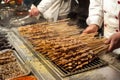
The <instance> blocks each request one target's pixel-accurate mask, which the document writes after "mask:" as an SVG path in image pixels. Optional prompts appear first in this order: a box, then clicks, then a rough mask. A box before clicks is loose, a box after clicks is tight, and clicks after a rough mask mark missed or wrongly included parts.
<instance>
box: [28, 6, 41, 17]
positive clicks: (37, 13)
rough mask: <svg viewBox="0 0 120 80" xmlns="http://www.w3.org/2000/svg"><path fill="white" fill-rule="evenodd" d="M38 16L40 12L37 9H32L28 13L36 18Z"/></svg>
mask: <svg viewBox="0 0 120 80" xmlns="http://www.w3.org/2000/svg"><path fill="white" fill-rule="evenodd" d="M39 14H40V11H39V10H38V9H37V7H34V8H32V9H31V10H30V12H29V15H30V16H38V15H39Z"/></svg>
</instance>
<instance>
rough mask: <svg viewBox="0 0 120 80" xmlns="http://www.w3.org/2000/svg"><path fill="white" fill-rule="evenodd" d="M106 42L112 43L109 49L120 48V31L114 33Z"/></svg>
mask: <svg viewBox="0 0 120 80" xmlns="http://www.w3.org/2000/svg"><path fill="white" fill-rule="evenodd" d="M105 43H106V44H110V46H109V48H108V51H110V52H111V51H113V50H114V49H117V48H120V32H117V33H115V34H113V35H112V36H111V37H110V38H109V39H108V40H106V41H105Z"/></svg>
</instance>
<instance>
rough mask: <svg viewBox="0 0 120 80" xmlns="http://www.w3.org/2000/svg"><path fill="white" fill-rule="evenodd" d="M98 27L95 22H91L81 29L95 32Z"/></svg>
mask: <svg viewBox="0 0 120 80" xmlns="http://www.w3.org/2000/svg"><path fill="white" fill-rule="evenodd" d="M98 28H99V27H98V26H97V25H96V24H91V25H89V26H88V27H87V28H86V29H85V30H84V31H83V33H95V32H97V31H98Z"/></svg>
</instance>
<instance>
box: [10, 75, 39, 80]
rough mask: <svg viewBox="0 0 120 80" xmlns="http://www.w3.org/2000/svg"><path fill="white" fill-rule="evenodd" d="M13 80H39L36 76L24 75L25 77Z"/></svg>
mask: <svg viewBox="0 0 120 80" xmlns="http://www.w3.org/2000/svg"><path fill="white" fill-rule="evenodd" d="M11 80H37V79H36V78H35V76H23V77H19V78H14V79H11Z"/></svg>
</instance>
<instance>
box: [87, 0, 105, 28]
mask: <svg viewBox="0 0 120 80" xmlns="http://www.w3.org/2000/svg"><path fill="white" fill-rule="evenodd" d="M102 5H103V2H102V0H90V6H89V16H88V18H87V24H88V25H90V24H96V25H98V26H99V27H101V25H102V22H103V16H104V15H103V9H102V8H103V6H102Z"/></svg>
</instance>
